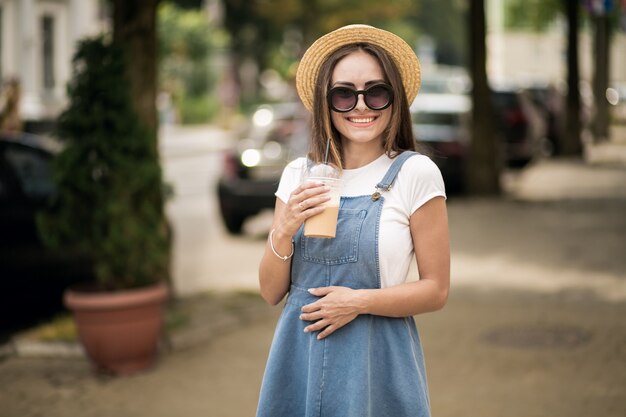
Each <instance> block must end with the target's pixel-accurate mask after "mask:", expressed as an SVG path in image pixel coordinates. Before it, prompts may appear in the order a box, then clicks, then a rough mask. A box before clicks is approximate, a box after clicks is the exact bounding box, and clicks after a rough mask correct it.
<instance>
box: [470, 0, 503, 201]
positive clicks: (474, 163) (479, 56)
mask: <svg viewBox="0 0 626 417" xmlns="http://www.w3.org/2000/svg"><path fill="white" fill-rule="evenodd" d="M469 1H470V7H469V14H468V19H469V21H468V22H469V24H468V28H469V42H470V45H469V57H470V58H469V61H470V65H469V67H470V75H471V77H472V141H471V148H470V158H469V163H468V170H467V191H468V193H470V194H474V195H495V194H499V193H500V181H499V178H500V169H501V167H500V158H499V155H500V153H499V152H498V148H497V146H498V145H497V144H498V142H497V140H496V135H495V128H494V122H493V120H494V117H493V114H494V112H493V107H492V102H491V91H490V88H489V82H488V79H487V68H486V62H487V49H486V45H485V40H486V39H485V32H486V23H485V1H484V0H469Z"/></svg>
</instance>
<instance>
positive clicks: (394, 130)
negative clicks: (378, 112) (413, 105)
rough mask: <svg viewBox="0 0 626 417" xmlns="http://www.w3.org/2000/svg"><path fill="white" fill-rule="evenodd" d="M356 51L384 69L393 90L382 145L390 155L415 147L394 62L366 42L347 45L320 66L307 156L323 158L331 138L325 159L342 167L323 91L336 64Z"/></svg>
mask: <svg viewBox="0 0 626 417" xmlns="http://www.w3.org/2000/svg"><path fill="white" fill-rule="evenodd" d="M356 51H364V52H366V53H368V54H370V55H372V56H373V57H374V58H376V60H377V61H378V63H379V64H380V66H381V67H382V70H383V75H384V77H385V81H386V82H387V83H389V84H390V85H391V88H392V89H393V95H394V102H393V105H392V106H391V109H392V110H391V120H390V121H389V125H388V126H387V128H386V129H385V131H384V132H383V140H384V143H383V147H384V149H385V153H386V154H387V155H388V156H389V157H394V156H395V155H397V154H399V153H401V152H403V151H408V150H415V138H414V136H413V126H412V124H411V115H410V113H409V103H408V101H407V98H406V92H405V91H404V87H403V84H402V78H401V77H400V72H399V71H398V68H397V66H396V64H395V63H394V62H393V60H392V59H391V58H390V57H389V55H388V54H387V52H385V50H384V49H383V48H381V47H379V46H376V45H371V44H368V43H355V44H351V45H346V46H344V47H342V48H339V49H337V50H336V51H335V52H333V53H332V54H331V55H330V56H329V57H328V59H327V60H326V61H325V62H324V63H323V64H322V66H321V67H320V72H319V74H318V76H317V83H316V88H315V95H314V97H313V117H312V119H311V120H312V121H311V124H312V126H311V145H310V146H311V148H310V153H309V158H310V159H312V160H313V161H315V162H321V161H323V160H324V156H325V153H326V142H327V140H329V139H330V151H329V154H328V161H329V162H331V163H333V164H335V165H337V166H338V167H339V168H343V156H344V155H343V148H342V144H341V137H340V135H339V132H338V131H337V129H335V127H334V126H333V125H332V122H331V118H330V112H331V110H330V108H329V107H328V103H327V102H326V93H327V92H328V90H329V88H330V86H331V79H332V74H333V71H334V69H335V66H336V65H337V63H338V62H339V61H340V60H342V59H343V58H345V57H346V56H348V55H349V54H351V53H353V52H356Z"/></svg>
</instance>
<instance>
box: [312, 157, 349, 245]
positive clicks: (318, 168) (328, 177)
mask: <svg viewBox="0 0 626 417" xmlns="http://www.w3.org/2000/svg"><path fill="white" fill-rule="evenodd" d="M339 175H340V174H339V170H338V169H337V168H335V167H334V166H332V165H330V164H318V165H315V166H313V167H311V168H310V169H308V170H307V172H306V174H305V181H307V182H320V183H323V184H324V185H326V186H327V187H329V188H330V191H329V193H330V200H329V201H327V202H326V203H324V207H325V209H324V211H323V212H321V213H319V214H316V215H315V216H311V217H309V218H308V219H306V220H305V221H304V235H305V236H307V237H317V238H326V239H328V238H334V237H335V235H336V232H337V217H338V215H339V201H340V199H341V188H342V185H343V181H342V180H341V179H340V178H339Z"/></svg>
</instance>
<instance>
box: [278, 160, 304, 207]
mask: <svg viewBox="0 0 626 417" xmlns="http://www.w3.org/2000/svg"><path fill="white" fill-rule="evenodd" d="M304 166H306V158H298V159H295V160H293V161H291V162H290V163H289V164H287V166H286V167H285V169H283V173H282V175H281V177H280V183H279V184H278V190H277V191H276V193H275V195H276V197H277V198H279V199H280V200H281V201H282V202H283V203H285V204H287V201H289V196H291V193H292V192H293V190H295V189H296V188H297V187H298V186H299V185H300V182H301V178H302V172H303V168H304Z"/></svg>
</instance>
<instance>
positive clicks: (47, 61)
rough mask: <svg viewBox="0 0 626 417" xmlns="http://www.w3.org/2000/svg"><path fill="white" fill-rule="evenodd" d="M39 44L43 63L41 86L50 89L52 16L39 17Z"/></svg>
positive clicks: (52, 57)
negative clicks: (41, 46)
mask: <svg viewBox="0 0 626 417" xmlns="http://www.w3.org/2000/svg"><path fill="white" fill-rule="evenodd" d="M41 38H42V39H41V40H42V42H41V44H42V45H43V48H42V55H43V56H42V57H41V58H42V60H41V62H42V63H43V86H44V88H45V89H46V90H52V89H54V86H55V77H54V18H53V17H52V16H48V15H45V16H43V17H42V18H41Z"/></svg>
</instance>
